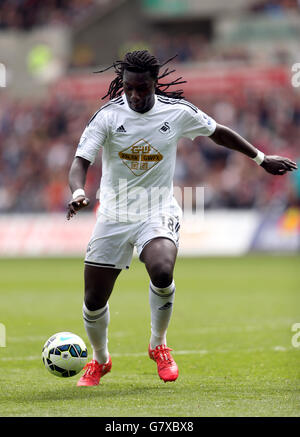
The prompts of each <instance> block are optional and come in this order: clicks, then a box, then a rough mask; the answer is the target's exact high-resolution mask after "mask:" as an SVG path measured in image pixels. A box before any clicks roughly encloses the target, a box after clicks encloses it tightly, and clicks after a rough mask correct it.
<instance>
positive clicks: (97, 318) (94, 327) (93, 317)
mask: <svg viewBox="0 0 300 437" xmlns="http://www.w3.org/2000/svg"><path fill="white" fill-rule="evenodd" d="M82 310H83V322H84V327H85V330H86V333H87V336H88V338H89V340H90V343H91V345H92V348H93V360H96V361H98V363H99V364H103V363H107V361H108V347H107V343H108V338H107V335H108V324H109V320H110V316H109V306H108V303H107V304H106V305H105V307H103V308H99V309H98V310H96V311H90V310H89V309H88V308H87V307H86V306H85V303H84V304H83V309H82Z"/></svg>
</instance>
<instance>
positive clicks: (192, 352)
mask: <svg viewBox="0 0 300 437" xmlns="http://www.w3.org/2000/svg"><path fill="white" fill-rule="evenodd" d="M292 349H294V348H292V347H283V346H273V347H270V348H253V349H252V348H248V349H240V352H241V353H242V352H248V353H250V352H264V351H269V350H272V351H275V352H286V351H288V350H292ZM231 352H236V350H235V349H216V350H211V351H208V350H205V349H202V350H179V351H174V356H176V355H206V354H228V353H231ZM147 355H148V354H147V352H133V353H112V354H111V357H112V358H114V357H116V358H122V357H145V356H147ZM41 359H42V357H41V355H29V356H28V357H0V362H1V361H35V360H41Z"/></svg>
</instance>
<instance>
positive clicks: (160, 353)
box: [148, 344, 178, 382]
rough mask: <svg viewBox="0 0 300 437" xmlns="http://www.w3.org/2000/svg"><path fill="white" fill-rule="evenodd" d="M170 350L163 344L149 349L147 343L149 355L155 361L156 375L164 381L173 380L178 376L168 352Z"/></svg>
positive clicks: (176, 368) (175, 366) (175, 365)
mask: <svg viewBox="0 0 300 437" xmlns="http://www.w3.org/2000/svg"><path fill="white" fill-rule="evenodd" d="M171 350H172V349H171V348H169V347H167V346H166V345H165V344H161V345H159V346H156V348H155V349H151V347H150V344H149V348H148V353H149V357H150V358H151V360H153V361H156V364H157V371H158V376H159V377H160V379H162V380H163V381H165V382H170V381H175V380H176V379H177V378H178V367H177V364H176V363H175V361H174V360H173V357H172V355H171V354H170V351H171Z"/></svg>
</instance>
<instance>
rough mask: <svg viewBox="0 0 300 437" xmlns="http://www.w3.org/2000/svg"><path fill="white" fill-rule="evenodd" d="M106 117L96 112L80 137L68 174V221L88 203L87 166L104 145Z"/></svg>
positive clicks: (103, 112)
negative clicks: (69, 193)
mask: <svg viewBox="0 0 300 437" xmlns="http://www.w3.org/2000/svg"><path fill="white" fill-rule="evenodd" d="M104 108H105V106H104V107H103V109H104ZM100 111H101V112H100ZM106 115H107V114H105V110H104V111H103V110H102V109H100V110H99V111H97V112H96V114H95V115H94V116H93V117H92V118H91V120H90V121H89V123H88V125H87V126H86V128H85V130H84V131H83V134H82V135H81V138H80V141H79V144H78V147H77V150H76V154H75V158H74V160H73V162H72V165H71V169H70V172H69V185H70V188H71V191H72V199H71V200H70V202H69V203H68V211H67V219H68V220H70V218H71V217H73V215H75V214H76V212H77V211H79V210H80V209H82V208H84V207H86V206H88V204H89V203H90V201H89V199H88V198H87V197H86V195H85V192H84V186H85V181H86V175H87V172H88V169H89V166H90V165H92V164H93V163H94V161H95V159H96V156H97V153H98V152H99V149H100V147H101V146H103V145H104V144H105V140H106V137H107V123H106Z"/></svg>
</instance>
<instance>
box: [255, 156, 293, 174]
mask: <svg viewBox="0 0 300 437" xmlns="http://www.w3.org/2000/svg"><path fill="white" fill-rule="evenodd" d="M260 166H261V167H262V168H264V169H265V170H266V171H267V172H268V173H271V174H274V175H284V174H285V173H286V172H287V171H293V170H297V169H298V167H297V164H296V163H295V162H294V161H291V160H290V159H289V158H283V157H282V156H275V155H274V156H270V155H266V156H265V159H264V160H263V162H262V163H261V165H260Z"/></svg>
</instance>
